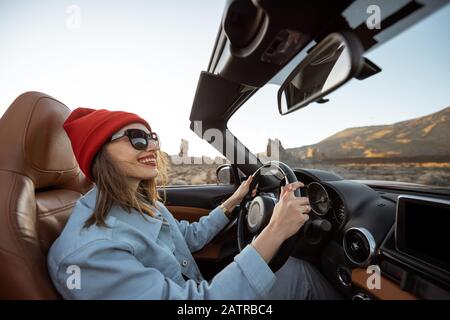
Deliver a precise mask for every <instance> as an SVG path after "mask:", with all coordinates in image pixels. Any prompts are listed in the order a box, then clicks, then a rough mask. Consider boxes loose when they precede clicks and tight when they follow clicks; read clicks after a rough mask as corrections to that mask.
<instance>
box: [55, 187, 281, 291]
mask: <svg viewBox="0 0 450 320" xmlns="http://www.w3.org/2000/svg"><path fill="white" fill-rule="evenodd" d="M97 190H98V189H97V187H94V188H92V189H91V190H90V191H89V192H88V193H86V194H85V195H84V196H83V197H81V198H80V199H79V200H78V201H77V203H76V205H75V207H74V209H73V211H72V214H71V216H70V218H69V220H68V222H67V224H66V226H65V227H64V230H63V232H62V233H61V235H60V236H59V238H58V239H56V241H55V242H54V243H53V245H52V247H51V248H50V251H49V254H48V257H47V262H48V269H49V272H50V277H51V279H52V281H53V283H54V285H55V287H56V289H57V290H58V292H59V293H60V294H61V295H62V297H63V298H65V299H260V298H263V297H264V296H265V295H266V294H267V293H268V292H269V291H270V289H271V288H272V286H273V284H274V283H275V274H274V273H273V272H272V271H271V269H270V268H269V266H268V265H267V263H266V262H265V261H264V260H263V259H262V257H261V256H260V255H259V253H258V252H257V251H256V250H255V249H254V248H253V247H252V246H250V245H249V246H247V247H245V248H244V250H242V252H241V253H239V254H238V255H236V256H235V258H234V261H233V262H232V263H230V264H229V265H228V266H226V267H225V268H224V269H223V270H222V271H221V272H219V273H218V274H217V275H216V276H215V277H214V278H213V279H212V280H211V281H209V282H208V281H206V280H204V279H203V277H202V275H201V273H200V270H199V268H198V266H197V264H196V263H195V260H194V258H193V257H192V254H191V252H195V251H198V250H200V249H201V248H203V246H205V244H207V243H208V242H209V241H210V240H211V239H212V238H213V237H214V236H215V235H216V234H217V233H218V232H219V231H220V230H222V229H223V227H224V226H225V225H227V223H228V222H229V221H228V218H227V217H226V215H225V214H224V213H223V211H222V209H221V208H220V207H216V208H215V209H214V210H212V211H211V212H210V213H209V215H208V216H205V217H202V218H200V220H199V221H198V222H194V223H189V222H187V221H177V220H176V219H175V218H174V217H173V216H172V214H171V213H170V212H169V210H168V209H167V208H166V207H165V206H164V205H163V204H162V203H161V202H157V209H158V210H157V216H156V217H154V218H153V217H150V216H145V217H144V216H142V215H141V214H140V213H139V212H138V211H137V210H134V209H133V210H131V213H128V212H126V211H124V210H123V209H122V208H121V207H120V206H118V205H113V207H112V208H111V210H110V212H109V213H108V216H107V218H106V223H107V225H108V226H109V228H105V227H98V226H97V225H93V226H91V227H89V228H87V229H86V228H83V224H84V222H85V221H86V219H88V218H89V217H90V216H91V214H92V212H93V210H94V207H95V201H96V195H97ZM183 275H184V276H185V277H186V278H188V280H185V279H184V277H183ZM76 277H78V278H76Z"/></svg>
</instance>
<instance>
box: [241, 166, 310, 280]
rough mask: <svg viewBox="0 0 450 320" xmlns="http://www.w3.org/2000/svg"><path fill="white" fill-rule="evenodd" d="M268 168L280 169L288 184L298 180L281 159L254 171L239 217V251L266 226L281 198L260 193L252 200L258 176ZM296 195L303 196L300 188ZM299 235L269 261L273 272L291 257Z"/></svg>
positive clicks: (286, 241)
mask: <svg viewBox="0 0 450 320" xmlns="http://www.w3.org/2000/svg"><path fill="white" fill-rule="evenodd" d="M267 168H269V170H270V169H278V171H279V172H281V174H282V175H283V176H284V179H285V181H286V185H287V184H289V183H292V182H297V177H296V176H295V174H294V172H293V171H292V169H291V168H290V167H289V166H288V165H286V164H285V163H283V162H280V161H269V162H267V163H265V164H263V165H262V166H261V167H260V168H259V169H257V170H256V171H255V172H254V173H253V181H252V185H251V186H250V189H249V193H248V194H247V195H246V196H245V197H244V199H243V200H242V202H241V205H240V211H239V216H238V219H237V240H238V246H239V251H242V250H243V249H244V248H245V247H246V246H247V245H248V244H249V243H250V242H251V241H252V240H253V239H254V238H255V237H257V236H258V234H259V233H260V232H261V231H262V230H263V229H264V228H265V227H266V225H267V224H268V223H269V221H270V218H271V217H272V212H273V209H274V207H275V204H276V203H277V202H278V200H279V199H277V198H274V197H272V196H270V195H258V196H256V197H255V198H253V200H251V197H250V194H251V192H252V190H253V189H254V187H255V185H256V181H257V178H258V177H259V176H260V175H261V171H262V170H265V169H267ZM269 172H270V171H269ZM270 173H272V172H270ZM294 195H295V196H297V197H301V191H300V188H299V189H297V190H295V191H294ZM250 200H251V201H250ZM298 237H299V232H296V233H295V234H294V235H293V236H291V237H290V238H288V239H286V240H285V241H284V242H283V244H282V245H281V247H280V249H278V252H277V253H276V254H275V256H274V257H273V258H272V260H271V261H270V262H269V267H270V268H271V269H272V271H273V272H275V271H277V270H278V269H280V268H281V267H282V266H283V265H284V263H285V262H286V260H287V259H288V258H289V256H290V255H291V253H292V251H293V250H294V248H295V245H296V243H297V239H298Z"/></svg>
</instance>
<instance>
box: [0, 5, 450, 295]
mask: <svg viewBox="0 0 450 320" xmlns="http://www.w3.org/2000/svg"><path fill="white" fill-rule="evenodd" d="M447 3H448V1H445V0H406V1H389V0H386V1H381V0H380V1H364V0H339V1H325V0H323V1H322V0H320V1H314V3H312V2H311V1H278V0H256V1H250V0H228V1H227V2H226V5H225V9H224V13H223V18H222V23H221V24H220V27H219V31H218V34H217V38H216V42H215V44H214V48H213V51H212V54H211V58H210V60H209V64H208V67H207V69H206V70H205V71H202V72H201V74H200V77H199V81H198V86H197V90H196V93H195V98H194V101H193V104H192V110H191V114H190V118H189V120H190V121H191V129H192V131H194V132H195V133H196V134H197V135H198V136H199V137H200V138H202V139H204V140H205V141H206V142H207V143H210V144H211V145H212V146H213V147H214V148H215V149H217V150H218V151H219V152H221V153H222V154H223V155H224V156H225V157H226V158H227V159H228V161H229V164H225V165H220V166H218V168H217V172H216V174H217V184H205V185H195V186H194V185H181V186H169V187H164V188H161V189H160V191H161V192H165V193H166V197H167V200H166V206H167V207H168V209H169V210H170V211H171V212H172V214H173V215H174V216H175V217H176V218H177V219H179V220H188V221H196V220H198V219H199V218H200V217H201V216H203V215H206V214H208V213H209V212H210V210H212V209H213V208H214V207H215V206H217V205H218V204H220V203H221V202H222V201H223V200H224V199H226V198H227V197H229V196H230V195H231V194H232V193H233V192H234V190H236V188H237V186H238V185H239V184H240V182H241V181H243V180H245V179H246V178H247V177H248V176H250V175H253V176H254V177H255V178H256V179H254V185H255V186H256V185H257V193H256V195H254V194H253V195H248V196H247V197H246V198H245V199H244V201H243V202H242V203H241V204H240V206H238V207H237V208H236V209H235V210H236V211H237V212H236V213H237V219H236V220H235V221H233V222H231V223H230V224H229V225H228V226H227V227H226V228H225V229H224V230H223V231H222V232H221V233H220V234H219V235H218V236H217V237H216V238H215V239H213V241H212V242H211V243H210V244H209V245H208V246H206V247H205V248H203V249H202V250H200V251H198V252H196V253H195V254H194V257H195V258H196V260H197V261H198V263H199V266H200V268H201V270H202V273H203V274H204V276H205V278H207V279H211V278H212V277H213V276H214V275H215V274H216V273H217V272H218V271H220V270H221V269H222V268H223V267H224V266H226V265H227V264H229V263H230V262H231V261H232V259H233V257H234V256H235V255H236V254H237V253H238V252H239V250H241V249H242V248H243V247H245V245H246V244H248V243H249V242H250V241H251V239H252V238H253V237H255V235H257V234H258V233H259V232H260V231H261V230H262V229H263V228H264V226H265V225H266V224H267V222H268V221H269V219H270V216H271V213H272V210H273V207H274V205H275V203H276V202H277V200H278V195H279V192H280V187H281V186H283V185H284V184H286V183H290V182H294V181H301V182H303V183H304V185H305V187H304V188H301V189H300V190H298V192H297V195H298V196H300V195H302V196H308V197H309V199H310V203H311V207H312V212H311V214H310V220H309V221H308V222H307V224H305V225H304V226H303V227H302V228H301V229H300V231H299V232H298V233H297V234H296V235H294V236H293V237H291V238H290V239H288V240H287V241H286V242H285V243H284V244H283V245H282V247H281V248H280V250H279V252H278V253H277V255H276V256H275V257H274V258H273V260H272V261H271V262H270V266H271V268H272V269H273V270H276V269H278V268H279V267H280V266H281V265H282V264H283V263H284V262H285V261H286V259H287V258H288V257H289V256H295V257H298V258H301V259H305V260H308V261H310V262H311V263H313V264H314V265H315V266H316V267H317V268H318V269H319V270H320V271H321V273H322V274H323V275H324V276H325V277H326V278H327V279H328V280H329V281H330V283H331V284H332V285H333V286H334V287H335V288H336V290H338V291H339V292H340V293H341V294H342V295H343V297H345V298H346V299H353V300H371V299H380V300H392V299H399V300H403V299H405V300H412V299H450V254H449V250H448V247H449V246H450V242H449V238H448V236H447V232H448V231H447V230H448V226H449V225H450V189H449V188H447V187H445V186H440V187H438V186H433V185H426V184H419V183H410V182H397V181H389V182H387V181H384V180H383V181H382V180H374V179H370V180H369V179H358V180H356V179H346V178H345V177H343V175H340V174H338V173H335V172H334V171H333V170H325V169H324V168H323V167H318V168H314V167H311V166H308V167H306V166H302V161H300V160H299V161H296V162H293V161H291V160H292V159H291V158H289V157H287V156H285V155H284V153H280V152H266V153H265V154H264V156H263V155H261V154H257V153H256V152H255V151H254V150H250V148H249V147H248V146H247V145H245V143H244V142H243V141H244V140H245V139H244V137H239V136H237V135H234V134H233V133H232V132H231V131H230V130H229V126H228V124H229V122H230V119H231V120H232V119H233V117H234V116H235V114H237V112H238V111H239V110H240V109H241V108H245V106H246V105H247V104H248V103H251V101H252V98H254V95H255V96H256V94H257V92H258V90H261V89H262V88H263V87H265V86H266V85H268V84H269V83H272V84H274V83H276V84H279V85H280V86H279V90H278V95H277V96H273V101H274V108H275V109H276V108H277V106H276V104H277V101H278V112H279V113H280V114H282V115H283V119H288V118H289V117H290V116H291V113H293V112H297V114H298V112H300V110H302V108H314V104H316V103H321V104H323V103H326V102H328V103H332V98H330V99H331V102H329V99H328V96H329V95H330V94H331V93H332V92H333V91H336V92H339V91H340V90H341V88H340V87H341V86H343V85H344V84H346V83H347V82H349V81H350V80H351V79H358V80H359V81H361V83H362V84H364V81H365V79H368V78H370V77H372V76H374V77H375V76H376V75H377V74H378V73H382V72H383V71H382V67H383V66H378V65H377V64H376V61H375V62H372V61H371V60H369V59H368V58H367V57H365V56H366V55H367V53H369V52H370V51H372V50H374V49H375V48H378V47H381V46H383V45H384V44H385V43H388V42H390V41H393V42H395V41H396V39H395V37H396V36H397V35H399V34H401V33H403V32H404V31H406V30H408V29H409V28H411V27H412V26H414V25H415V24H418V23H419V22H421V21H422V20H424V19H425V18H427V17H428V16H430V15H432V14H435V13H437V12H439V11H441V10H444V9H445V7H446V5H447ZM371 5H374V6H371ZM369 6H371V7H372V8H371V10H372V11H370V10H367V9H368V8H369ZM377 8H378V9H379V10H380V12H381V14H379V15H377ZM378 18H379V19H378ZM377 19H378V20H379V21H378V20H377ZM447 27H448V24H447ZM430 36H431V35H430ZM393 59H394V57H393ZM305 110H306V109H305ZM69 113H70V109H69V108H68V107H66V106H65V105H64V103H63V102H60V101H58V100H57V99H55V98H53V97H51V96H49V95H47V94H45V93H40V92H26V93H24V94H22V95H20V96H19V97H18V98H17V99H16V100H15V101H14V102H13V103H12V104H11V106H10V107H9V108H8V110H7V111H6V112H5V113H4V115H3V116H2V118H1V120H0V188H1V192H0V206H1V210H0V261H1V262H0V299H59V298H60V296H59V295H58V293H57V292H56V290H55V289H54V287H53V286H52V283H51V281H50V279H49V275H48V273H47V267H46V254H47V251H48V249H49V247H50V246H51V244H52V243H53V241H54V240H55V239H56V238H57V237H58V235H59V233H60V232H61V230H62V229H63V227H64V225H65V222H66V221H67V219H68V217H69V215H70V213H71V211H72V208H73V206H74V204H75V202H76V201H77V199H78V198H80V197H81V196H82V195H84V194H85V193H86V192H88V191H89V190H90V189H91V188H92V186H93V185H92V184H91V183H90V182H88V180H87V179H86V178H85V177H84V176H83V174H82V172H81V171H80V169H79V167H78V165H77V162H76V160H75V158H74V156H73V154H72V153H71V152H69V150H71V149H70V141H69V139H68V137H67V136H66V134H65V132H64V131H63V129H62V123H63V122H64V120H65V119H66V118H67V116H68V115H69ZM284 116H285V118H284ZM442 117H444V116H442ZM446 117H447V118H446V119H447V120H445V119H444V120H445V121H447V124H448V121H450V120H448V119H450V118H448V116H446ZM258 119H259V115H258V114H254V119H253V120H252V119H248V120H249V121H252V124H251V126H252V128H253V129H254V130H256V131H261V132H262V131H269V130H270V125H269V124H267V123H260V122H259V120H258ZM318 121H319V119H318ZM318 127H319V128H320V126H318ZM448 138H449V137H448V136H443V137H441V139H442V141H441V145H444V147H445V148H447V149H446V150H447V151H448V153H447V154H445V153H442V154H441V155H440V157H441V158H440V159H441V160H442V159H448V156H449V155H450V149H449V148H448V147H446V146H448V144H446V143H448V142H447V141H448V140H449V139H448ZM344 140H345V136H344ZM206 142H204V143H206ZM316 151H317V150H316ZM274 154H275V156H274ZM445 157H447V158H445ZM298 159H304V160H305V164H306V163H307V162H308V156H305V157H303V158H301V157H300V158H298ZM322 160H323V162H324V163H325V162H326V161H327V159H325V158H323V157H322V158H319V160H318V162H319V163H320V161H322ZM441 160H440V161H441ZM355 161H356V160H355ZM447 161H448V160H447ZM441 163H444V164H445V160H443V161H441ZM447 168H448V167H447ZM444 184H445V183H444ZM447 186H448V185H447Z"/></svg>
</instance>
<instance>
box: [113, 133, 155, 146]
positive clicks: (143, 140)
mask: <svg viewBox="0 0 450 320" xmlns="http://www.w3.org/2000/svg"><path fill="white" fill-rule="evenodd" d="M122 137H128V140H130V143H131V145H132V146H133V148H135V149H136V150H147V148H148V145H149V144H150V143H152V144H153V145H154V147H155V148H156V149H157V150H159V149H160V142H159V137H158V135H157V134H156V133H155V132H150V133H147V132H145V131H144V130H141V129H127V130H125V131H124V132H123V133H119V134H117V135H113V136H112V137H111V140H110V142H111V141H114V140H117V139H120V138H122Z"/></svg>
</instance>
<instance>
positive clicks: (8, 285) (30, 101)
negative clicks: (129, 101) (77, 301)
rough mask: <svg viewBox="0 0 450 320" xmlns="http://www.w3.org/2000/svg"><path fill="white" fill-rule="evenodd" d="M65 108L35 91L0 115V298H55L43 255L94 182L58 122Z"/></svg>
mask: <svg viewBox="0 0 450 320" xmlns="http://www.w3.org/2000/svg"><path fill="white" fill-rule="evenodd" d="M69 113H70V109H69V108H68V107H67V106H65V105H64V104H62V103H61V102H59V101H58V100H56V99H54V98H52V97H50V96H48V95H45V94H43V93H39V92H26V93H24V94H22V95H20V96H19V97H18V98H17V99H16V100H15V101H14V102H13V103H12V104H11V106H10V107H9V108H8V110H7V111H6V112H5V113H4V115H3V116H2V118H1V119H0V299H57V298H59V297H60V296H59V295H58V293H57V292H56V290H55V289H54V287H53V285H52V283H51V280H50V278H49V275H48V272H47V264H46V254H47V252H48V249H49V248H50V246H51V244H52V243H53V241H54V240H55V239H56V238H57V237H58V235H59V234H60V232H61V231H62V229H63V227H64V225H65V223H66V221H67V219H68V217H69V215H70V213H71V212H72V208H73V206H74V205H75V202H76V201H77V200H78V198H80V197H81V196H82V195H83V194H85V193H86V192H87V191H89V190H90V189H91V188H92V187H93V184H92V183H91V182H90V181H89V180H87V179H86V178H85V176H84V175H83V173H82V172H81V171H80V169H79V167H78V164H77V162H76V159H75V157H74V155H73V152H72V148H71V145H70V140H69V138H68V136H67V135H66V132H65V131H64V129H63V127H62V125H63V123H64V121H65V119H66V118H67V117H68V116H69Z"/></svg>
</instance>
